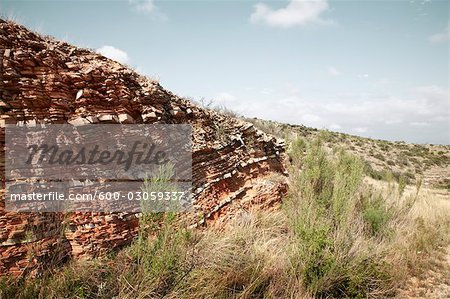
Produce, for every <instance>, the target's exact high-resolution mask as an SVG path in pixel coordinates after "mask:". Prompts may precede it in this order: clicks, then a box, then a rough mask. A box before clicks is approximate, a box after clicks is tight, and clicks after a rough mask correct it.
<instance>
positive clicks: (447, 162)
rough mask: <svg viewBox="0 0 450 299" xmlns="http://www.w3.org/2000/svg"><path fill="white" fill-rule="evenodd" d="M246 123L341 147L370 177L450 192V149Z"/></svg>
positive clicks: (277, 133)
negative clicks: (364, 166)
mask: <svg viewBox="0 0 450 299" xmlns="http://www.w3.org/2000/svg"><path fill="white" fill-rule="evenodd" d="M245 120H246V121H249V122H251V123H253V124H254V125H255V126H256V127H257V128H259V129H261V130H263V131H265V132H267V133H269V134H273V135H274V136H278V137H280V138H289V136H290V135H297V136H303V137H305V138H307V139H314V138H316V137H317V136H318V135H319V134H321V135H322V136H323V137H324V144H325V146H326V147H328V148H329V149H332V148H333V147H342V148H344V149H345V150H347V151H349V152H350V153H352V154H355V155H357V156H359V157H361V158H362V159H363V160H364V161H366V163H367V174H368V175H369V176H371V177H372V178H375V179H389V177H392V178H394V179H395V180H397V181H398V180H399V179H400V178H401V177H403V179H405V180H406V182H407V183H409V184H415V183H416V182H418V181H422V183H423V184H424V185H425V186H430V187H438V188H444V189H449V188H450V145H434V144H410V143H406V142H402V141H398V142H391V141H386V140H380V139H371V138H365V137H360V136H354V135H349V134H345V133H339V132H332V131H325V130H318V129H314V128H309V127H306V126H301V125H289V124H281V123H277V122H273V121H266V120H261V119H256V118H253V119H250V118H248V119H245Z"/></svg>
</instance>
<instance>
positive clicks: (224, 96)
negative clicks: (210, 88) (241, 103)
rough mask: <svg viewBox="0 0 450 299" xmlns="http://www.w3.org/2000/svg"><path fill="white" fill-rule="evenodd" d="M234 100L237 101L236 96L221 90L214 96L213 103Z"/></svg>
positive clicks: (228, 102)
mask: <svg viewBox="0 0 450 299" xmlns="http://www.w3.org/2000/svg"><path fill="white" fill-rule="evenodd" d="M236 101H237V98H236V97H235V96H234V95H232V94H230V93H228V92H221V93H219V94H218V95H217V96H215V97H214V104H222V105H226V104H230V103H234V102H236ZM229 108H231V107H229Z"/></svg>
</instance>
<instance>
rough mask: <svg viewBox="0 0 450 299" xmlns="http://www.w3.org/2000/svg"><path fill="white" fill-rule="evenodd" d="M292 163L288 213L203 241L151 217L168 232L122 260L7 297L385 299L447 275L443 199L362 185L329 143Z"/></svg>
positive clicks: (295, 150) (258, 215) (202, 234)
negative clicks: (442, 258) (411, 281)
mask: <svg viewBox="0 0 450 299" xmlns="http://www.w3.org/2000/svg"><path fill="white" fill-rule="evenodd" d="M290 156H291V160H292V166H291V169H290V182H291V187H290V194H289V197H288V198H287V199H286V200H285V202H284V203H283V206H282V208H281V209H280V210H278V211H275V212H273V211H272V212H265V211H259V212H256V211H255V212H242V213H241V214H240V215H236V217H235V218H234V219H233V220H232V221H231V223H230V224H229V227H227V228H226V229H220V230H219V229H205V230H203V231H201V230H189V229H184V228H182V227H183V226H180V225H179V222H177V223H178V224H177V225H176V226H175V225H173V217H172V215H168V214H158V215H153V216H152V217H148V218H147V220H146V221H147V222H148V221H150V222H155V223H158V226H157V227H159V229H157V230H153V231H151V232H149V231H148V230H143V231H146V232H145V233H142V234H141V235H140V236H139V238H138V239H137V240H136V241H135V243H134V244H132V245H131V246H130V247H129V248H126V249H124V250H122V251H121V252H119V253H118V254H117V255H115V256H111V257H109V258H105V259H103V260H94V261H76V262H72V263H70V264H68V265H66V266H64V267H63V268H61V269H59V270H56V271H53V272H51V273H48V274H47V275H45V276H44V277H42V278H39V279H29V280H20V279H19V280H17V279H13V278H7V279H3V282H0V298H14V297H16V298H112V297H116V298H314V297H315V298H379V297H385V296H394V295H396V294H397V291H398V289H399V287H400V286H402V285H405V282H406V281H408V278H409V277H410V276H411V275H421V273H425V272H426V271H427V270H428V269H430V268H431V267H433V268H434V269H435V268H436V267H438V266H437V265H436V262H435V260H436V259H435V258H434V257H435V256H436V254H439V250H440V248H442V247H445V246H447V245H448V244H449V243H450V240H449V235H450V234H449V232H450V229H449V228H450V223H449V219H450V217H449V215H450V203H449V200H448V196H447V195H446V194H445V193H443V194H441V195H439V194H436V192H435V191H431V190H427V189H420V185H419V186H417V187H414V186H405V185H403V186H401V185H398V184H396V183H392V182H391V183H385V182H380V181H375V180H372V179H368V178H364V164H363V163H362V161H361V160H360V159H358V158H356V157H355V156H352V155H349V154H347V153H345V152H343V151H340V150H336V151H334V152H331V151H325V150H323V147H322V145H321V144H320V142H313V143H307V142H304V141H302V140H294V141H293V142H292V143H291V147H290ZM439 192H443V191H442V190H441V191H439ZM147 224H148V223H147Z"/></svg>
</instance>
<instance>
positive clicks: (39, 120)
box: [0, 20, 450, 299]
mask: <svg viewBox="0 0 450 299" xmlns="http://www.w3.org/2000/svg"><path fill="white" fill-rule="evenodd" d="M0 57H1V63H0V74H1V80H0V111H1V114H0V128H1V130H0V168H1V171H2V186H5V183H6V182H5V181H6V180H5V177H4V176H3V173H4V172H5V147H4V144H5V131H6V129H5V126H6V125H12V126H23V125H31V126H35V125H39V124H60V123H68V124H72V125H74V126H93V125H95V124H115V125H120V124H189V125H191V126H192V130H193V132H192V143H193V144H192V191H193V195H194V206H193V209H192V210H190V211H188V212H186V213H184V212H180V213H170V212H159V213H85V212H71V213H65V214H63V213H19V212H11V211H8V210H6V209H5V190H4V189H1V190H0V195H1V198H0V299H1V298H386V297H406V298H408V297H421V296H426V297H427V298H445V297H448V295H450V293H449V292H450V283H449V281H448V276H449V274H450V267H449V265H447V264H446V263H447V262H448V261H449V258H448V257H449V255H450V238H449V236H450V221H449V219H450V217H449V216H450V204H449V202H450V196H449V193H448V192H449V191H448V190H447V189H448V184H449V177H450V175H449V166H450V161H449V159H450V147H449V146H447V145H446V146H438V145H413V144H406V143H401V142H387V141H382V140H373V139H369V138H362V137H357V136H351V135H347V134H341V133H335V132H328V131H321V130H317V129H312V128H307V127H304V126H295V125H287V124H280V123H275V122H271V121H264V120H258V119H243V118H241V117H237V116H235V115H232V114H230V113H226V112H224V111H216V110H215V109H209V108H207V107H202V106H201V105H197V104H195V103H193V102H192V101H189V100H187V99H185V98H182V97H180V96H177V95H175V94H174V93H172V92H170V91H168V90H166V89H165V88H163V87H162V86H161V85H160V84H159V83H158V82H156V81H154V80H150V79H148V78H146V77H144V76H141V75H139V74H138V73H136V72H135V71H133V70H130V69H129V68H127V67H126V66H124V65H122V64H120V63H118V62H115V61H113V60H110V59H108V58H106V57H103V56H101V55H99V54H96V53H94V52H93V51H91V50H87V49H80V48H77V47H75V46H72V45H69V44H67V43H64V42H61V41H57V40H55V39H53V38H51V37H43V36H41V35H39V34H36V33H34V32H32V31H30V30H28V29H26V28H25V27H23V26H21V25H19V24H17V23H14V22H9V21H8V22H7V21H2V20H0ZM444 188H446V189H444Z"/></svg>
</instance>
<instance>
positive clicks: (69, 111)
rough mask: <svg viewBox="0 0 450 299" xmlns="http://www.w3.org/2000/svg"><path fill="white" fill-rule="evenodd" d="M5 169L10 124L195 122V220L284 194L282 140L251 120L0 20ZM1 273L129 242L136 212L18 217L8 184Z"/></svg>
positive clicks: (0, 212) (217, 217)
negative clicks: (10, 204) (201, 103)
mask: <svg viewBox="0 0 450 299" xmlns="http://www.w3.org/2000/svg"><path fill="white" fill-rule="evenodd" d="M0 76H1V77H0V112H1V115H0V127H1V131H0V151H1V152H0V167H1V173H2V186H3V187H4V182H5V180H4V175H3V174H4V155H5V152H4V134H5V130H4V127H5V124H18V125H20V124H29V125H35V124H40V123H71V124H74V125H81V124H96V123H117V124H120V123H123V124H128V123H168V124H177V123H183V124H191V125H192V128H193V193H194V200H195V202H194V210H193V211H192V212H189V213H187V214H186V217H188V218H189V221H190V222H191V224H192V225H193V226H198V225H207V224H209V223H223V222H226V220H227V219H228V218H230V217H233V215H234V214H235V212H236V211H238V210H241V209H250V208H253V207H255V206H256V207H271V206H273V205H274V204H276V203H277V202H279V201H280V200H281V198H282V196H283V195H284V194H285V192H286V184H285V183H284V181H283V179H280V177H282V176H283V173H284V168H283V163H282V160H283V151H284V148H283V143H281V142H279V141H277V140H276V139H275V138H273V137H271V136H268V135H266V134H264V133H263V132H261V131H259V130H257V129H255V128H254V127H253V125H251V124H249V123H246V122H243V121H241V120H238V119H234V118H231V117H228V116H226V115H224V114H221V113H217V112H215V111H212V110H209V109H203V108H201V107H198V106H196V105H194V104H193V103H191V102H190V101H188V100H186V99H183V98H180V97H178V96H176V95H175V94H173V93H171V92H169V91H167V90H165V89H164V88H162V87H161V86H160V85H159V84H158V82H155V81H152V80H149V79H147V78H145V77H143V76H140V75H139V74H137V73H135V72H134V71H132V70H130V69H128V68H126V67H125V66H123V65H121V64H119V63H117V62H115V61H112V60H110V59H107V58H105V57H103V56H101V55H98V54H96V53H94V52H92V51H90V50H86V49H79V48H76V47H74V46H71V45H69V44H67V43H64V42H60V41H56V40H53V39H50V38H44V37H42V36H40V35H38V34H35V33H33V32H31V31H29V30H27V29H26V28H24V27H23V26H20V25H18V24H15V23H12V22H5V21H1V20H0ZM0 195H1V200H0V275H2V274H15V275H21V274H26V273H29V272H31V271H41V270H43V269H45V267H47V266H49V265H52V264H55V263H58V262H60V261H63V260H65V259H68V258H71V257H87V256H90V257H92V256H98V255H102V254H104V253H105V252H107V251H108V250H111V249H114V248H117V247H120V246H123V245H126V244H129V243H130V242H131V241H132V240H133V238H134V236H135V235H136V233H137V229H138V218H137V216H136V215H133V214H131V215H130V214H125V213H122V214H120V213H115V214H104V213H103V214H102V213H71V214H65V215H63V214H58V213H39V214H38V213H15V212H10V211H7V210H5V206H4V189H2V190H0Z"/></svg>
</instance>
